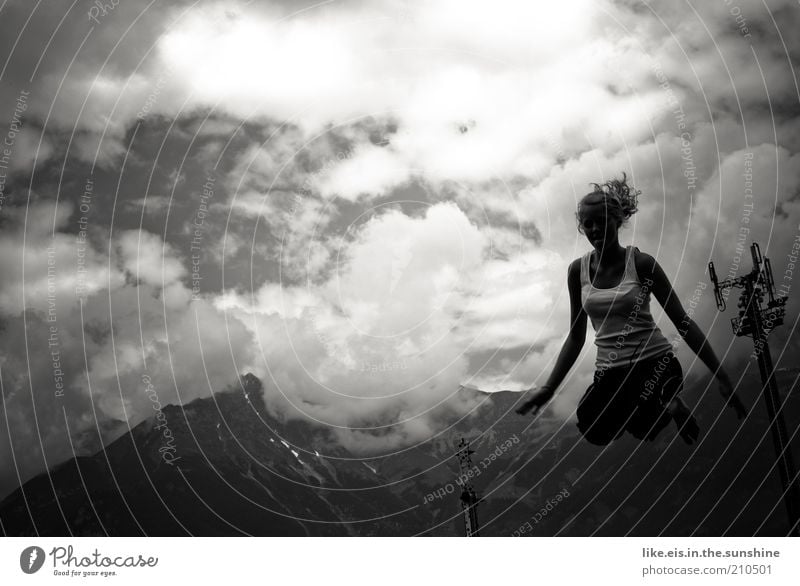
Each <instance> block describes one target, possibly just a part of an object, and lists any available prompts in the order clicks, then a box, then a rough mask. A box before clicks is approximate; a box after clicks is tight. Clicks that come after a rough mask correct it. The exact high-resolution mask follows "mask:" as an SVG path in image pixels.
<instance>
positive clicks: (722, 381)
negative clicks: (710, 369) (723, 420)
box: [717, 368, 747, 419]
mask: <svg viewBox="0 0 800 586" xmlns="http://www.w3.org/2000/svg"><path fill="white" fill-rule="evenodd" d="M717 380H718V381H719V392H720V393H722V396H723V397H724V398H725V400H726V404H727V405H728V406H729V407H732V408H733V410H734V411H736V417H737V418H738V419H744V418H745V417H746V416H747V408H746V407H745V406H744V403H742V401H741V399H739V396H738V395H737V394H736V392H735V391H734V390H733V384H732V383H731V379H730V377H729V376H728V373H727V372H725V371H724V370H723V369H721V368H720V369H719V370H718V371H717Z"/></svg>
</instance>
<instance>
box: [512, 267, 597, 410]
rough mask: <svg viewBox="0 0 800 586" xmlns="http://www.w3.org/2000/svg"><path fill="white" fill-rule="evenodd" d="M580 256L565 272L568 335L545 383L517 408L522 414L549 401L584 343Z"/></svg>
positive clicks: (584, 313) (584, 325)
mask: <svg viewBox="0 0 800 586" xmlns="http://www.w3.org/2000/svg"><path fill="white" fill-rule="evenodd" d="M580 279H581V277H580V259H577V260H575V261H573V262H572V264H571V265H570V267H569V270H568V272H567V288H568V290H569V302H570V326H569V332H568V333H567V338H566V340H564V343H563V344H562V346H561V351H560V352H559V354H558V358H556V363H555V366H554V367H553V370H552V372H551V373H550V376H549V377H548V379H547V382H546V383H545V384H544V385H543V386H541V387H539V388H538V389H536V391H534V392H533V393H532V394H531V396H530V397H529V398H528V399H527V400H526V401H525V402H524V403H523V404H522V405H521V406H520V407H519V408H518V409H517V413H520V414H523V415H524V414H525V413H527V412H528V411H530V410H531V409H533V408H534V407H541V406H542V405H544V404H545V403H546V402H547V401H549V400H550V399H551V398H552V396H553V394H554V393H555V390H556V389H557V388H558V386H559V385H560V384H561V382H562V381H563V380H564V378H565V377H566V376H567V373H569V371H570V369H571V368H572V366H573V365H574V364H575V361H576V360H577V359H578V356H579V355H580V353H581V350H582V349H583V344H584V343H585V342H586V321H587V318H586V312H585V311H584V310H583V303H582V301H581V281H580Z"/></svg>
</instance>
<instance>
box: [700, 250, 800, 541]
mask: <svg viewBox="0 0 800 586" xmlns="http://www.w3.org/2000/svg"><path fill="white" fill-rule="evenodd" d="M750 254H751V256H752V257H753V270H751V271H750V272H749V273H747V274H746V275H743V276H741V277H736V278H733V279H726V280H725V281H722V282H721V283H720V282H718V281H717V273H716V271H715V270H714V263H713V262H710V263H708V274H709V277H710V278H711V281H712V282H713V283H714V298H715V299H716V301H717V309H719V310H720V311H725V296H724V295H723V291H725V290H726V289H729V288H733V287H740V288H742V289H744V291H742V294H741V295H740V296H739V303H738V307H739V317H734V318H732V319H731V325H732V326H733V333H734V334H736V335H737V336H750V337H751V338H753V345H754V347H755V350H754V351H753V355H754V356H756V357H757V358H758V368H759V370H760V372H761V382H762V384H763V389H762V390H763V391H764V400H765V401H766V404H767V414H768V416H769V421H770V430H771V431H772V441H773V444H774V446H775V453H776V455H777V459H778V470H779V472H780V477H781V485H782V486H783V500H784V503H785V505H786V511H787V513H788V514H789V523H790V525H791V527H790V530H789V535H791V536H794V537H797V536H800V527H798V521H800V490H799V489H798V483H797V473H796V472H795V465H794V459H793V458H792V451H791V447H790V445H789V436H788V433H787V432H786V422H785V421H784V418H783V413H782V411H781V409H782V405H781V403H780V397H779V395H778V384H777V382H776V381H775V367H774V366H773V365H772V356H771V355H770V352H769V345H768V343H767V335H768V334H769V333H770V332H771V331H772V330H774V329H775V328H776V327H777V326H779V325H781V324H783V318H784V316H785V314H786V308H785V305H786V297H784V296H778V297H776V296H775V282H774V280H773V278H772V266H771V265H770V262H769V259H768V258H762V256H761V249H760V248H759V246H758V244H756V243H755V242H754V243H753V244H752V245H750ZM762 265H763V268H762ZM764 291H766V292H767V295H768V297H769V301H768V302H767V307H766V308H764V307H763V306H762V302H763V300H764Z"/></svg>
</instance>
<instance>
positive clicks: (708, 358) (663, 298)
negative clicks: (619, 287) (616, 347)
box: [636, 252, 747, 418]
mask: <svg viewBox="0 0 800 586" xmlns="http://www.w3.org/2000/svg"><path fill="white" fill-rule="evenodd" d="M636 260H637V261H638V262H637V272H639V277H640V279H642V281H643V284H644V285H646V286H649V287H650V290H651V291H652V293H653V296H654V297H655V298H656V299H657V300H658V302H659V303H660V304H661V307H663V308H664V312H665V313H666V314H667V316H668V317H669V319H670V320H671V321H672V323H673V324H675V327H676V328H677V329H678V333H679V334H680V335H681V337H682V338H683V339H684V340H686V344H687V345H688V346H689V348H691V349H692V351H693V352H694V353H695V354H696V355H697V356H698V358H700V360H702V361H703V363H704V364H705V365H706V366H707V367H708V369H709V370H710V371H711V372H712V373H714V376H716V378H717V380H718V381H719V383H720V391H721V393H722V395H723V397H725V398H726V399H727V400H728V404H729V405H730V406H731V407H733V408H734V409H735V410H736V414H737V416H738V417H739V418H742V417H744V416H745V415H746V414H747V410H746V409H745V407H744V405H743V404H742V402H741V401H740V400H739V397H738V396H737V395H736V394H735V393H734V391H733V384H732V383H731V380H730V377H729V376H728V373H727V371H726V370H725V369H724V368H723V366H722V364H721V363H720V361H719V359H718V358H717V355H716V354H715V353H714V350H713V349H712V348H711V344H709V343H708V340H707V339H706V336H705V334H703V331H702V330H701V329H700V327H699V326H698V325H697V324H696V323H695V321H694V320H693V319H692V318H691V317H689V315H688V314H687V313H686V310H685V309H684V308H683V305H681V302H680V300H679V299H678V295H677V294H676V293H675V291H674V289H673V288H672V284H671V283H670V281H669V278H668V277H667V275H666V273H665V272H664V270H663V269H662V268H661V265H659V264H658V262H657V261H656V260H655V259H654V258H653V257H652V256H650V255H649V254H645V253H643V252H639V253H637V259H636ZM640 268H641V269H642V270H639V269H640Z"/></svg>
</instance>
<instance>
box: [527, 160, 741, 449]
mask: <svg viewBox="0 0 800 586" xmlns="http://www.w3.org/2000/svg"><path fill="white" fill-rule="evenodd" d="M593 185H594V191H592V192H591V193H589V194H588V195H586V196H585V197H584V198H583V199H582V200H581V201H580V203H579V204H578V210H577V213H576V214H575V215H576V218H577V220H578V231H579V232H580V233H582V234H585V235H586V237H587V239H588V240H589V242H590V243H591V245H592V250H589V251H588V252H587V253H586V254H584V255H583V256H582V257H581V258H578V259H575V260H574V261H573V262H572V263H571V264H570V266H569V270H568V275H567V286H568V289H569V297H570V324H571V325H570V329H569V335H568V336H567V339H566V340H565V341H564V345H563V347H562V348H561V352H560V353H559V355H558V358H557V360H556V364H555V366H554V368H553V371H552V373H551V374H550V377H549V378H548V380H547V383H546V384H545V385H544V386H541V387H539V388H537V389H534V390H531V391H529V392H528V397H527V398H526V400H525V402H524V403H523V404H522V405H521V406H520V407H519V408H518V409H517V412H518V413H520V414H522V415H524V414H526V413H528V412H529V411H531V410H534V413H535V412H536V410H538V408H540V407H542V406H543V405H544V404H545V403H547V402H548V401H549V400H550V399H551V398H552V397H553V395H554V393H555V391H556V389H557V388H558V385H559V384H561V381H563V380H564V377H565V376H566V375H567V373H568V372H569V370H570V368H572V365H573V364H574V363H575V360H577V358H578V355H579V354H580V352H581V349H582V348H583V344H584V342H585V340H586V316H587V315H588V316H589V318H590V319H591V322H592V327H594V330H595V334H596V335H595V344H596V345H597V359H596V362H595V368H596V370H595V373H594V381H593V382H592V384H591V385H589V388H588V389H587V390H586V392H585V393H584V395H583V397H582V398H581V400H580V402H579V404H578V412H577V415H578V429H579V430H580V432H581V434H582V435H583V436H584V438H586V440H587V441H589V442H590V443H592V444H596V445H606V444H608V443H610V442H612V441H613V440H615V439H617V438H619V437H621V436H622V435H623V433H624V432H625V431H628V432H629V433H631V434H632V435H633V436H634V437H636V438H637V439H639V440H642V441H652V440H654V439H656V437H657V436H658V434H659V433H660V432H661V431H662V430H663V429H664V428H665V427H666V426H667V425H668V424H669V422H670V421H674V422H675V424H676V426H677V429H678V433H679V434H680V436H681V437H682V438H683V440H684V441H685V442H686V443H687V444H691V443H694V442H695V441H696V440H697V438H698V436H699V432H700V430H699V427H698V425H697V422H696V420H695V418H694V417H693V415H692V413H691V411H690V410H689V408H688V407H687V406H686V403H684V402H683V400H682V399H681V397H680V392H681V390H682V389H683V371H682V369H681V365H680V362H679V361H678V358H677V357H676V356H675V354H674V353H673V351H672V346H671V344H670V343H669V341H668V340H667V339H666V338H665V337H664V335H663V334H662V333H661V330H660V329H659V328H658V326H657V325H656V324H655V322H654V321H653V317H652V315H651V313H650V293H652V294H653V295H654V296H655V298H656V299H657V300H658V302H659V303H660V304H661V306H662V307H663V308H664V311H665V313H666V314H667V316H669V318H670V320H672V323H673V324H675V327H676V328H677V329H678V332H679V333H680V334H681V336H682V337H683V338H684V339H685V340H686V343H687V345H688V346H689V347H690V348H691V349H692V351H694V353H695V354H697V356H698V357H699V358H700V359H701V360H702V361H703V362H704V363H705V364H706V366H708V368H709V369H710V370H711V372H713V373H715V374H716V377H717V380H718V381H719V384H720V391H721V393H722V395H723V397H725V399H726V400H727V405H728V406H730V407H731V408H733V409H734V410H735V411H736V415H737V417H738V418H739V419H742V418H743V417H744V416H745V415H746V413H747V412H746V410H745V408H744V405H743V404H742V402H741V401H740V400H739V398H738V397H737V396H736V394H735V393H734V391H733V385H732V384H731V380H730V378H729V377H728V374H727V372H726V371H725V370H724V369H723V368H722V366H721V365H720V363H719V360H717V357H716V355H715V354H714V351H713V350H712V349H711V346H710V345H709V344H708V342H707V340H706V338H705V335H704V334H703V332H702V331H701V330H700V328H699V327H698V326H697V324H696V323H695V322H694V321H693V320H692V319H691V318H690V317H689V316H688V315H687V314H686V311H684V309H683V307H682V306H681V303H680V301H679V300H678V297H677V295H676V294H675V292H674V291H673V290H672V285H671V283H670V281H669V279H668V278H667V276H666V274H664V271H663V269H662V268H661V266H660V265H659V264H658V262H656V260H655V259H654V258H653V257H652V256H650V255H649V254H646V253H644V252H641V251H640V250H639V249H638V248H637V247H635V246H625V247H623V246H620V243H619V239H618V231H619V229H620V228H621V227H623V226H624V225H625V224H626V222H627V220H628V218H630V217H631V216H632V215H633V214H635V213H636V211H637V196H638V195H639V193H640V192H639V191H637V190H635V189H633V188H632V187H631V186H629V185H628V183H627V177H626V176H625V174H624V173H623V175H622V179H619V180H618V179H615V180H612V181H608V182H606V183H604V184H603V185H598V184H596V183H595V184H593Z"/></svg>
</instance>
